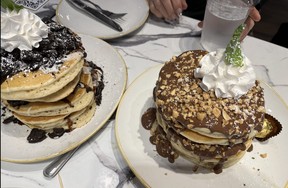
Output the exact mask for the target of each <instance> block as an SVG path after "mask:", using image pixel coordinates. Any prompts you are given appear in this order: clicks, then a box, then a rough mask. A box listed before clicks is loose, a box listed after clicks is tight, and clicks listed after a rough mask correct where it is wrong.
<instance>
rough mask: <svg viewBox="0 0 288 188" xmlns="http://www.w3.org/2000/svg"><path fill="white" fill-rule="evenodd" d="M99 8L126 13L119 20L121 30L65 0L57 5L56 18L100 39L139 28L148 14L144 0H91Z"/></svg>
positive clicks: (75, 29) (119, 35)
mask: <svg viewBox="0 0 288 188" xmlns="http://www.w3.org/2000/svg"><path fill="white" fill-rule="evenodd" d="M91 1H93V2H95V3H96V4H98V5H99V6H100V7H101V8H103V9H106V10H110V11H112V12H115V13H127V14H126V15H125V16H124V17H123V19H124V20H125V21H121V22H119V25H120V26H121V27H122V29H123V31H122V32H118V31H116V30H114V29H112V28H110V27H108V26H106V25H104V24H102V23H101V22H99V21H98V20H96V19H93V18H90V17H88V16H86V15H85V14H83V13H82V12H80V11H79V10H77V9H75V8H74V7H73V6H71V5H70V4H69V3H68V2H67V1H66V0H61V2H60V3H59V5H58V7H57V11H56V18H57V21H58V22H59V23H61V24H62V25H65V26H66V27H68V28H70V29H72V30H73V31H75V32H76V33H83V34H87V35H91V36H95V37H98V38H101V39H113V38H118V37H122V36H124V35H127V34H128V33H131V32H133V31H135V30H137V29H138V28H140V27H141V26H142V25H143V24H144V23H145V21H146V19H147V18H148V15H149V7H148V4H147V1H146V0H116V1H113V0H91Z"/></svg>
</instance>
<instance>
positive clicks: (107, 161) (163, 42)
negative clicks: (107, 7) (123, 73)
mask: <svg viewBox="0 0 288 188" xmlns="http://www.w3.org/2000/svg"><path fill="white" fill-rule="evenodd" d="M197 23H198V21H197V20H193V19H190V18H187V17H183V18H182V20H181V22H180V23H179V24H176V25H171V24H167V23H164V22H162V21H160V20H156V19H153V18H151V17H150V18H148V20H147V22H146V23H145V24H144V25H143V27H141V28H140V29H139V30H138V31H136V32H134V33H132V34H130V35H129V36H125V37H123V38H119V39H117V40H110V41H107V42H108V43H110V44H111V45H112V46H114V47H115V48H116V49H117V51H118V52H119V53H120V54H121V56H122V57H123V59H124V60H125V62H126V65H127V71H128V81H127V87H129V85H130V84H131V82H132V81H133V80H134V79H135V78H136V77H137V76H138V75H140V74H141V73H142V72H143V71H145V70H146V69H148V68H150V67H152V66H155V65H158V64H163V63H164V62H165V61H168V60H169V59H170V58H171V57H172V56H174V55H179V54H180V53H181V52H183V51H186V50H191V49H201V46H200V45H199V40H200V38H199V28H197ZM243 49H244V53H245V54H246V55H247V56H248V57H249V58H250V59H251V61H252V62H253V66H254V68H255V70H256V74H257V77H258V78H259V79H261V80H264V81H265V82H266V83H268V84H269V85H270V86H271V87H272V88H273V89H274V90H275V91H276V92H277V93H278V94H279V95H280V96H281V97H282V98H283V100H284V101H285V102H286V105H287V103H288V74H287V71H288V49H286V48H283V47H280V46H277V45H274V44H271V43H269V42H266V41H262V40H259V39H256V38H253V37H250V36H248V37H246V38H245V40H244V41H243ZM114 126H115V121H114V120H112V121H109V122H107V123H106V125H105V126H104V127H103V128H102V129H101V130H100V131H99V132H98V133H96V134H95V135H94V136H92V137H91V138H90V139H89V140H88V141H87V142H85V143H84V144H83V145H82V146H81V148H80V149H79V150H78V151H77V152H76V153H75V154H74V156H73V157H72V158H71V159H70V161H68V163H67V164H66V165H65V166H64V168H63V169H62V170H61V171H60V172H59V174H58V175H57V176H56V177H54V178H53V179H47V178H45V177H44V176H43V173H42V170H43V168H44V167H45V166H47V165H48V164H49V163H50V162H51V161H52V160H53V159H51V160H48V161H43V162H38V163H32V164H16V163H9V162H4V161H1V187H3V188H4V187H5V188H6V187H21V188H36V187H37V188H38V187H45V188H58V187H59V188H60V187H61V188H62V187H64V188H80V187H81V188H82V187H83V188H84V187H101V188H102V187H103V188H110V187H144V186H143V185H142V184H141V182H140V181H139V180H138V179H137V177H135V176H134V175H133V173H132V171H131V170H130V169H129V167H128V166H127V164H126V162H125V160H124V159H123V157H122V155H121V153H120V151H119V149H118V146H117V142H116V139H115V133H114ZM283 186H284V185H283ZM259 187H261V185H259Z"/></svg>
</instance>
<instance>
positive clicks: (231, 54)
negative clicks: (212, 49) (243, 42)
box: [224, 24, 245, 67]
mask: <svg viewBox="0 0 288 188" xmlns="http://www.w3.org/2000/svg"><path fill="white" fill-rule="evenodd" d="M244 28H245V24H241V25H240V26H239V27H238V28H237V29H236V30H235V31H234V33H233V36H232V38H231V40H230V42H229V44H228V45H227V47H226V50H225V53H224V61H225V63H226V64H232V65H234V66H237V67H242V66H243V65H244V63H243V56H242V53H241V46H240V36H241V33H242V31H243V30H244Z"/></svg>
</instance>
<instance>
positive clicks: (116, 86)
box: [1, 35, 127, 163]
mask: <svg viewBox="0 0 288 188" xmlns="http://www.w3.org/2000/svg"><path fill="white" fill-rule="evenodd" d="M80 37H81V38H82V42H83V45H84V47H85V49H86V52H87V60H91V61H93V62H94V63H96V64H97V65H98V66H99V67H101V68H102V70H103V71H104V84H105V87H104V90H103V91H102V102H101V105H100V106H97V107H96V112H95V115H94V117H93V118H92V119H91V120H90V122H89V123H88V124H86V125H84V126H83V127H81V128H78V129H75V130H73V131H71V132H69V133H65V134H64V135H63V136H61V137H60V138H58V139H51V138H49V137H48V138H46V139H45V140H43V141H42V142H39V143H35V144H31V143H28V142H27V136H28V135H29V133H30V131H31V129H30V128H28V127H27V126H24V125H23V126H19V125H18V124H13V123H10V124H2V125H1V160H3V161H9V162H21V163H29V162H37V161H43V160H46V159H49V158H52V157H56V156H58V155H61V154H63V153H65V152H67V151H69V150H71V149H73V148H75V147H76V146H78V145H80V144H82V143H83V142H85V141H86V140H87V139H89V138H90V137H91V136H92V135H93V134H95V133H96V132H97V131H98V130H100V128H101V127H102V126H103V125H104V124H105V122H106V121H107V120H108V119H109V117H110V116H111V115H112V114H113V112H114V111H115V109H116V107H117V105H118V103H119V101H120V99H121V97H122V94H123V92H124V90H125V88H126V82H127V70H126V64H125V62H124V60H123V58H122V57H121V55H120V54H119V53H118V52H117V51H116V50H115V49H114V48H113V47H112V46H110V45H109V44H108V43H106V42H104V41H102V40H101V39H97V38H93V37H91V36H86V35H80ZM1 110H2V108H1ZM1 117H2V116H1ZM1 122H3V121H2V119H1Z"/></svg>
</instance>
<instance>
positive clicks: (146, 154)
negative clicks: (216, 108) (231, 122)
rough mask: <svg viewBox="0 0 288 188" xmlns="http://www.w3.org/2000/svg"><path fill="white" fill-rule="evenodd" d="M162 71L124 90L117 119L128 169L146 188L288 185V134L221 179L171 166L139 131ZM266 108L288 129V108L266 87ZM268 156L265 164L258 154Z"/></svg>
mask: <svg viewBox="0 0 288 188" xmlns="http://www.w3.org/2000/svg"><path fill="white" fill-rule="evenodd" d="M160 68H161V66H156V67H153V68H151V69H149V70H147V71H145V72H144V73H143V74H142V75H140V76H139V77H138V78H137V79H136V80H135V81H134V82H133V83H132V84H131V85H130V86H129V88H128V89H127V90H126V92H125V94H124V95H123V97H122V99H121V101H120V104H119V106H118V110H117V115H116V128H115V131H116V139H117V142H118V145H119V147H120V151H121V153H122V155H123V156H124V158H125V160H126V161H127V163H128V165H129V166H130V168H131V169H132V171H133V172H134V173H135V175H136V176H137V177H138V178H139V179H140V181H141V182H142V183H143V184H144V185H145V186H147V187H177V188H182V187H187V188H188V187H223V188H226V187H242V188H243V187H245V186H246V187H261V188H263V187H284V185H285V184H286V183H287V156H288V147H287V137H288V128H287V126H286V127H284V128H283V130H282V132H281V133H280V135H278V136H277V137H274V138H272V139H270V140H269V141H268V142H264V143H260V142H258V141H254V142H253V146H254V147H253V148H254V149H253V151H252V152H247V153H246V155H245V156H244V157H243V158H242V160H241V161H240V162H239V163H237V164H236V165H234V166H232V167H230V168H228V169H224V170H223V172H222V173H221V174H214V173H210V172H208V171H205V170H198V171H197V172H196V173H195V172H193V166H194V165H193V164H191V163H189V162H187V161H186V160H184V159H183V158H181V157H180V158H178V159H176V160H175V163H170V162H168V160H167V159H164V158H162V157H161V156H159V155H158V154H157V152H156V148H155V146H154V145H152V144H151V143H150V141H149V137H150V133H149V131H147V130H145V129H144V128H143V127H142V125H141V120H140V119H141V115H142V114H143V113H144V112H145V111H146V110H147V109H148V108H149V107H153V98H152V90H153V87H154V86H155V82H156V80H157V77H158V73H159V70H160ZM262 86H263V87H264V92H265V100H266V108H267V111H268V112H269V113H270V114H273V115H274V116H275V117H276V118H277V119H278V120H279V121H280V122H281V123H282V125H283V126H285V125H287V124H288V116H287V114H288V107H287V105H285V104H284V102H283V100H281V99H280V97H279V96H278V95H277V94H276V93H275V92H274V90H272V89H271V88H270V87H269V86H267V85H266V84H262ZM265 153H266V154H267V157H266V158H262V157H261V156H260V154H265Z"/></svg>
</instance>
